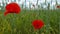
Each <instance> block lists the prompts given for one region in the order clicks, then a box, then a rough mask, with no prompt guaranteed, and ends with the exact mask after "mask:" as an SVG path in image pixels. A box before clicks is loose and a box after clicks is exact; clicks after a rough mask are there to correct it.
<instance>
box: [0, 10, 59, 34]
mask: <svg viewBox="0 0 60 34" xmlns="http://www.w3.org/2000/svg"><path fill="white" fill-rule="evenodd" d="M0 12H1V13H0V34H59V23H60V11H59V10H22V11H21V12H20V14H8V15H7V16H4V15H3V14H4V12H2V11H0ZM35 19H41V20H43V21H44V24H45V25H44V27H43V28H41V29H40V30H37V31H34V28H33V26H32V21H33V20H35Z"/></svg>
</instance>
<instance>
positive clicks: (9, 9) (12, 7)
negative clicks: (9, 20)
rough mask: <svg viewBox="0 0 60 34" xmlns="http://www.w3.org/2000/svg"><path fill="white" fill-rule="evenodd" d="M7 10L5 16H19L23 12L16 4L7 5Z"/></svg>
mask: <svg viewBox="0 0 60 34" xmlns="http://www.w3.org/2000/svg"><path fill="white" fill-rule="evenodd" d="M5 9H6V11H5V12H4V15H5V16H6V15H7V14H8V13H16V14H18V13H19V12H20V11H21V8H20V6H19V5H18V4H17V3H15V2H12V3H9V4H7V5H6V7H5Z"/></svg>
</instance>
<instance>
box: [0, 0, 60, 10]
mask: <svg viewBox="0 0 60 34" xmlns="http://www.w3.org/2000/svg"><path fill="white" fill-rule="evenodd" d="M11 2H16V3H18V4H19V5H20V6H21V8H27V9H34V8H35V9H37V8H39V9H48V7H49V9H57V8H56V5H60V0H0V10H1V9H2V8H4V7H5V6H6V4H9V3H11Z"/></svg>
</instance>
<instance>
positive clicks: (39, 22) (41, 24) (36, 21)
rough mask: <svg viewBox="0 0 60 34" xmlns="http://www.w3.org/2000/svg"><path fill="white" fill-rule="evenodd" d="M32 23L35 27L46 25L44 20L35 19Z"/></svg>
mask: <svg viewBox="0 0 60 34" xmlns="http://www.w3.org/2000/svg"><path fill="white" fill-rule="evenodd" d="M32 25H33V27H34V29H41V28H42V27H43V26H44V22H43V21H42V20H34V21H33V22H32Z"/></svg>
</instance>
